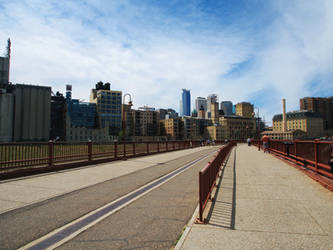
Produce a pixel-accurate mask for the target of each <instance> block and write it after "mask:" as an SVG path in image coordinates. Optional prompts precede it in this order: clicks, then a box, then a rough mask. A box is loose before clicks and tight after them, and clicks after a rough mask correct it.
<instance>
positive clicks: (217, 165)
mask: <svg viewBox="0 0 333 250" xmlns="http://www.w3.org/2000/svg"><path fill="white" fill-rule="evenodd" d="M236 145H237V144H236V143H235V142H229V143H228V144H227V145H226V146H224V147H222V148H221V149H220V150H219V151H218V153H217V155H216V156H215V157H214V159H213V160H212V161H211V162H209V163H208V164H207V165H206V166H205V167H204V168H203V169H202V170H201V171H200V172H199V218H198V219H199V222H201V223H203V222H204V221H203V211H204V209H205V207H206V205H207V202H208V200H209V199H211V193H212V191H213V189H214V186H215V185H216V180H217V177H218V174H219V171H220V169H221V166H222V164H223V162H224V161H225V160H226V158H227V156H228V154H229V153H230V151H231V149H232V148H233V147H234V146H236Z"/></svg>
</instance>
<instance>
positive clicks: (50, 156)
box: [49, 140, 54, 167]
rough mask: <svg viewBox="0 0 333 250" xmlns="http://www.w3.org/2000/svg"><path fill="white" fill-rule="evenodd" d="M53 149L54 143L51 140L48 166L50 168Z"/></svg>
mask: <svg viewBox="0 0 333 250" xmlns="http://www.w3.org/2000/svg"><path fill="white" fill-rule="evenodd" d="M53 149H54V142H53V141H52V140H50V141H49V166H50V167H52V165H53Z"/></svg>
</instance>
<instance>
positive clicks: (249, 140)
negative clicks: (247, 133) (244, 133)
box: [246, 137, 251, 147]
mask: <svg viewBox="0 0 333 250" xmlns="http://www.w3.org/2000/svg"><path fill="white" fill-rule="evenodd" d="M246 141H247V145H248V146H249V147H250V146H251V138H250V137H249V138H247V140H246Z"/></svg>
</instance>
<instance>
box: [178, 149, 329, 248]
mask: <svg viewBox="0 0 333 250" xmlns="http://www.w3.org/2000/svg"><path fill="white" fill-rule="evenodd" d="M208 220H209V221H208V224H205V225H200V224H191V225H190V226H189V233H188V234H187V235H186V236H185V241H184V243H183V244H182V245H181V246H177V247H181V248H182V249H333V226H332V225H333V193H332V192H331V191H329V190H327V189H325V188H324V187H322V186H321V185H320V184H318V183H317V182H315V181H314V180H312V179H310V178H309V177H308V176H306V175H304V174H303V173H302V172H301V171H299V170H297V169H296V168H293V167H292V166H290V165H288V164H286V163H284V162H282V161H280V160H278V159H276V158H274V157H273V156H271V155H269V154H264V153H263V152H262V151H260V152H258V151H257V148H255V147H248V146H247V145H240V146H238V147H237V148H236V149H235V150H234V151H233V152H232V155H231V156H230V159H229V162H228V164H227V166H226V168H225V169H224V172H223V177H222V180H221V183H220V185H219V189H218V191H217V195H216V201H215V202H214V203H212V204H211V210H210V211H209V213H208Z"/></svg>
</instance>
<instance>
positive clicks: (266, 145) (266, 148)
mask: <svg viewBox="0 0 333 250" xmlns="http://www.w3.org/2000/svg"><path fill="white" fill-rule="evenodd" d="M261 140H262V141H263V145H264V153H266V152H268V153H269V141H270V139H269V137H268V136H267V135H264V136H263V137H262V138H261Z"/></svg>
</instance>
